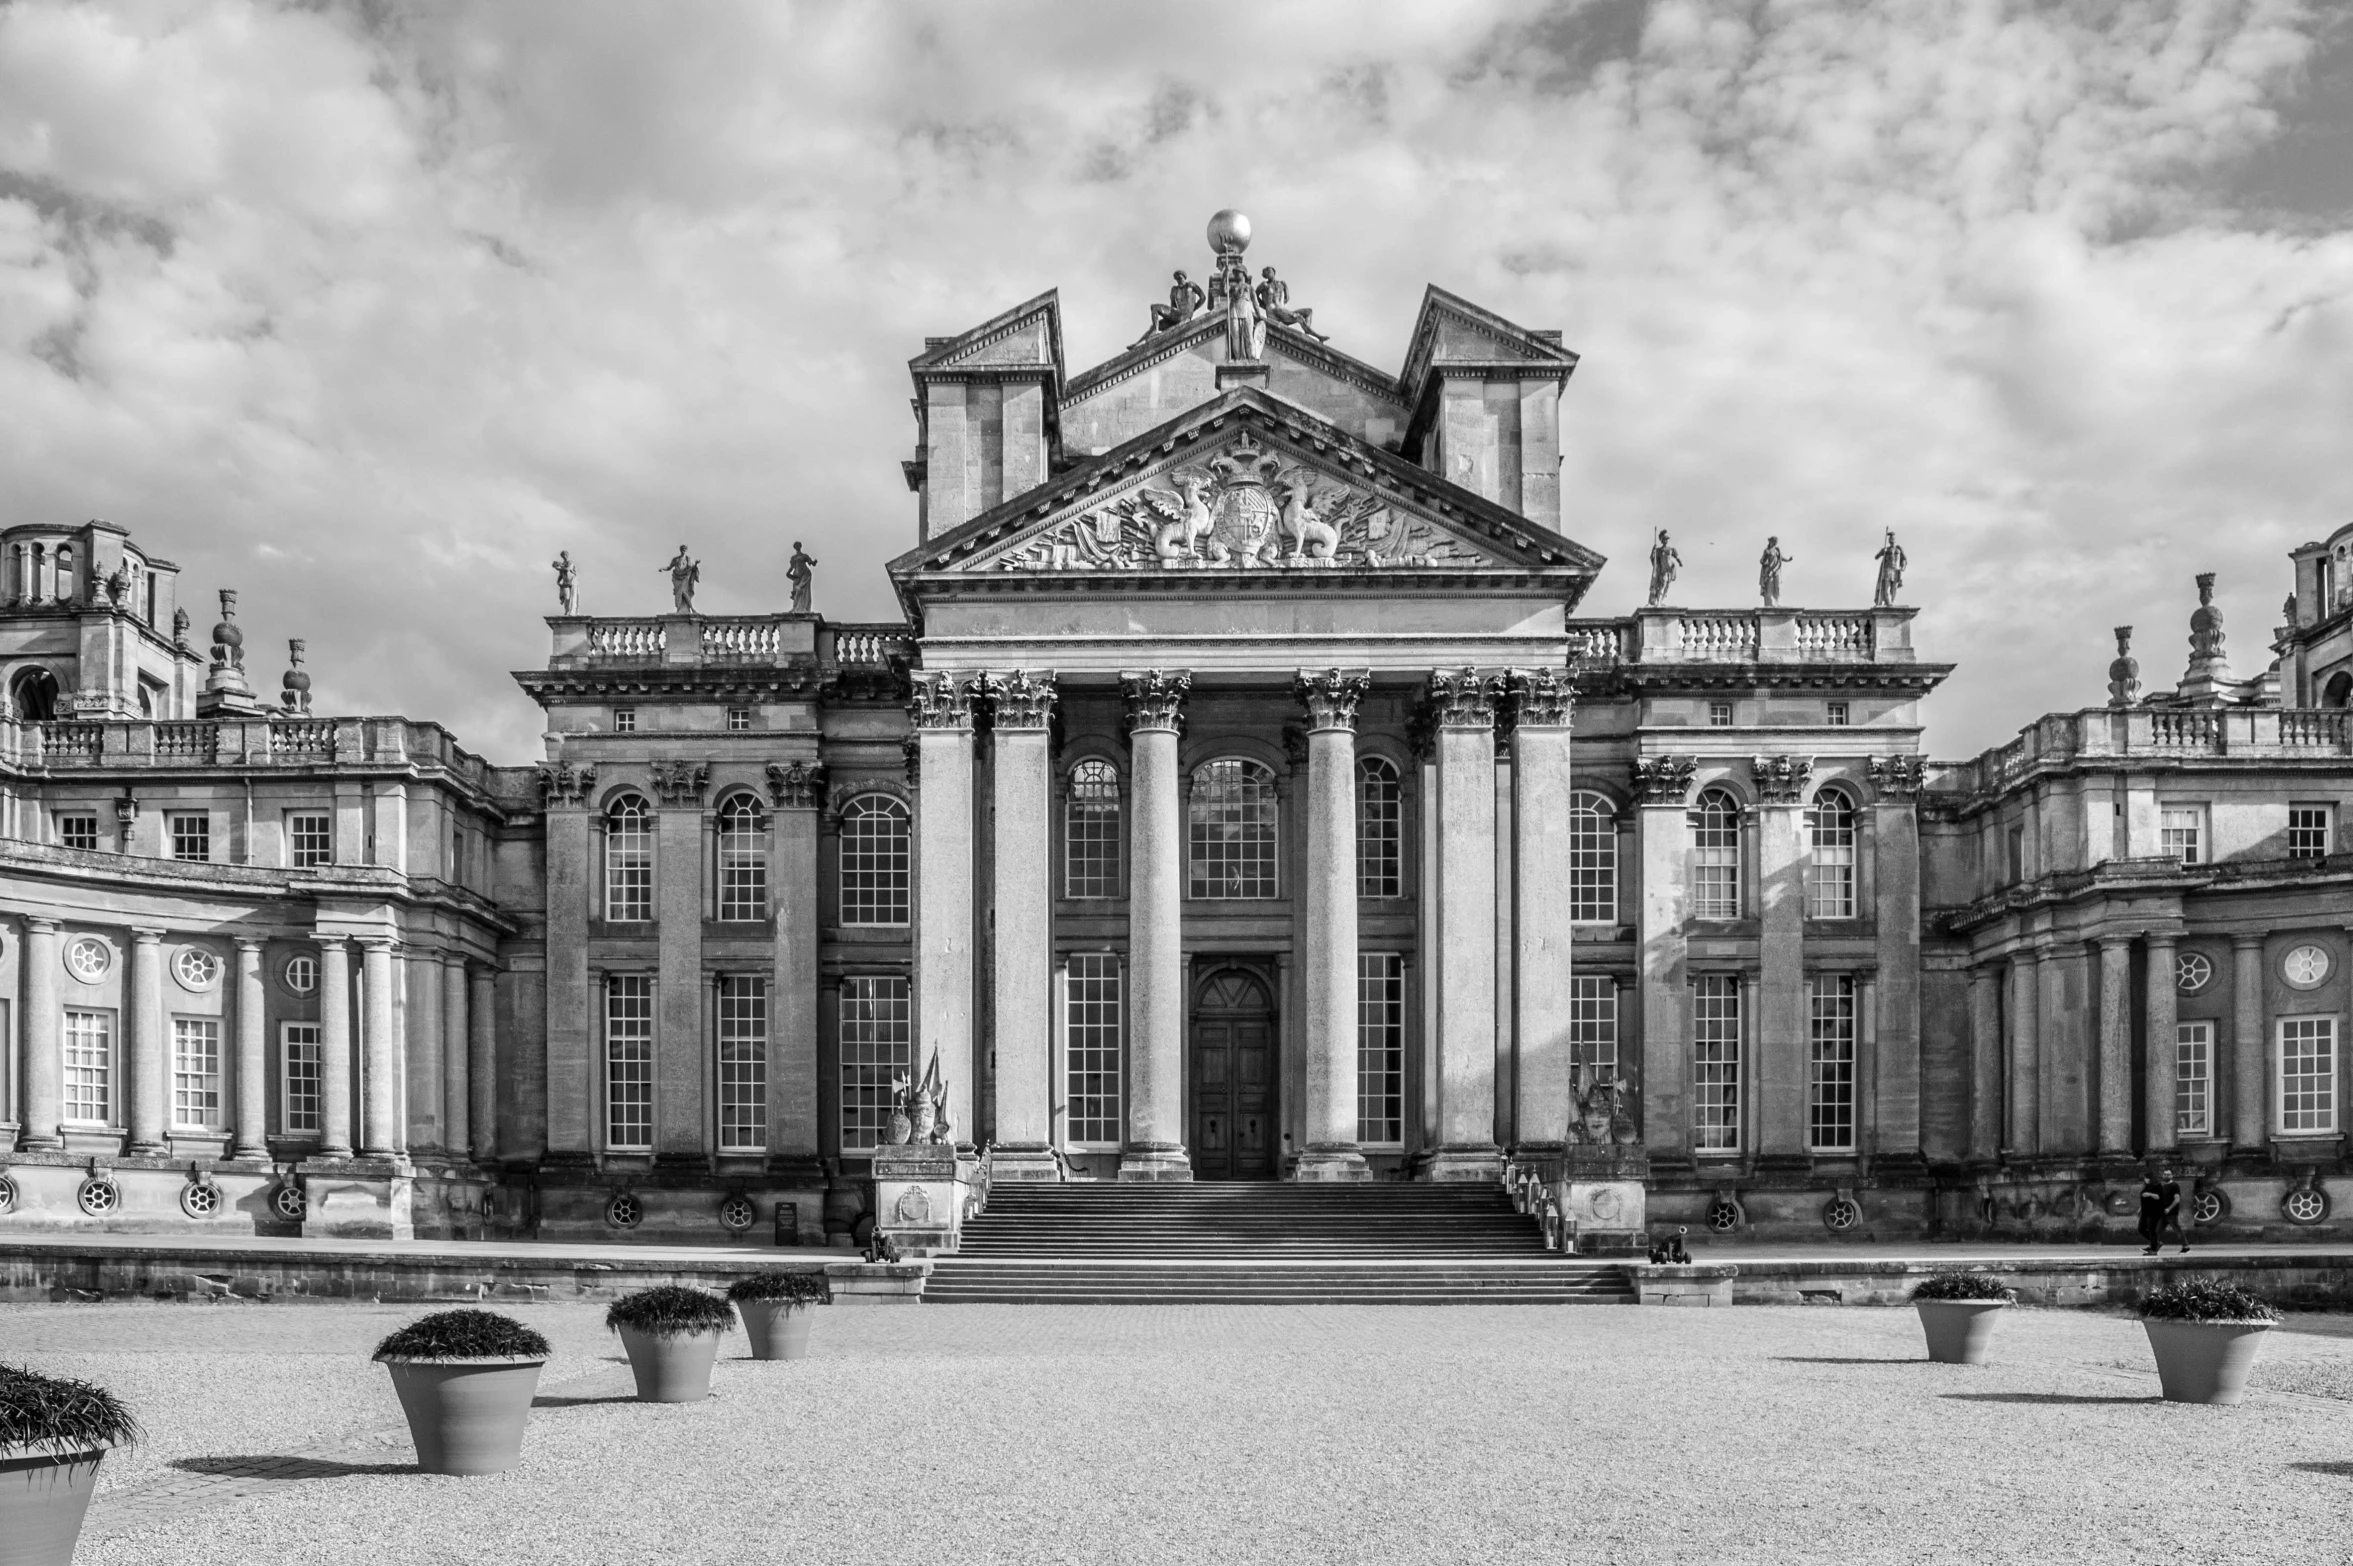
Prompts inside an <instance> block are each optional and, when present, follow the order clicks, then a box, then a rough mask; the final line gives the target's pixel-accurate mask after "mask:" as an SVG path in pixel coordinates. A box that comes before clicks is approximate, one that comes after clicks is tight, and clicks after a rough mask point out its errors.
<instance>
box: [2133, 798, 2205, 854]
mask: <svg viewBox="0 0 2353 1566" xmlns="http://www.w3.org/2000/svg"><path fill="white" fill-rule="evenodd" d="M2144 819H2145V818H2144ZM2205 825H2206V812H2205V811H2203V810H2200V809H2197V808H2195V807H2185V808H2181V809H2174V810H2163V811H2160V812H2159V813H2158V818H2157V850H2158V852H2159V853H2165V854H2179V855H2180V856H2181V862H2182V863H2183V864H2185V865H2194V864H2202V863H2204V862H2205V857H2206V853H2205V846H2206V845H2205V836H2206V833H2205Z"/></svg>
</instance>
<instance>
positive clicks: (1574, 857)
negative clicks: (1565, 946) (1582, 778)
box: [1569, 792, 1618, 924]
mask: <svg viewBox="0 0 2353 1566" xmlns="http://www.w3.org/2000/svg"><path fill="white" fill-rule="evenodd" d="M1569 918H1570V920H1571V921H1572V922H1574V923H1577V924H1616V923H1617V922H1618V812H1617V808H1616V807H1615V806H1613V805H1612V804H1611V803H1610V802H1609V801H1608V800H1607V799H1604V798H1603V797H1602V796H1601V795H1599V794H1587V793H1583V792H1580V793H1576V794H1572V795H1570V796H1569Z"/></svg>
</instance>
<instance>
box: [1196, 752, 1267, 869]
mask: <svg viewBox="0 0 2353 1566" xmlns="http://www.w3.org/2000/svg"><path fill="white" fill-rule="evenodd" d="M1186 836H1187V846H1188V849H1189V867H1190V874H1189V876H1188V881H1189V883H1190V885H1189V890H1188V891H1187V894H1186V895H1188V896H1191V897H1203V898H1218V899H1227V900H1236V899H1247V898H1257V897H1272V896H1274V895H1275V775H1274V773H1273V772H1272V771H1271V770H1269V769H1268V768H1266V767H1263V766H1261V765H1260V764H1259V763H1257V762H1255V761H1245V760H1242V759H1241V758H1240V757H1235V756H1229V757H1226V758H1224V759H1223V760H1219V761H1210V762H1204V763H1203V764H1202V765H1200V766H1198V767H1196V768H1194V769H1193V798H1192V803H1191V807H1190V819H1189V821H1188V823H1187V834H1186Z"/></svg>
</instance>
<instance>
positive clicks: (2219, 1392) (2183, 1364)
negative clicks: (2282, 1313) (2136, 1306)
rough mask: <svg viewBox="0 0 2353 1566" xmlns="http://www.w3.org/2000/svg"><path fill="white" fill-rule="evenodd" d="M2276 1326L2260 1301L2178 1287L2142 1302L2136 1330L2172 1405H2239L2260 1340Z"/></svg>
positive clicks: (2230, 1290)
mask: <svg viewBox="0 0 2353 1566" xmlns="http://www.w3.org/2000/svg"><path fill="white" fill-rule="evenodd" d="M2278 1320H2279V1312H2278V1311H2276V1310H2273V1309H2272V1308H2271V1307H2270V1306H2269V1305H2267V1304H2265V1303H2264V1302H2263V1300H2262V1298H2261V1297H2260V1296H2258V1295H2255V1294H2253V1293H2250V1292H2249V1291H2247V1290H2245V1289H2242V1288H2239V1287H2237V1286H2235V1285H2233V1284H2228V1283H2177V1284H2174V1285H2172V1286H2171V1287H2169V1288H2163V1289H2152V1290H2151V1291H2150V1292H2149V1293H2147V1294H2146V1295H2144V1296H2142V1298H2141V1325H2142V1326H2143V1327H2144V1328H2146V1329H2147V1331H2148V1334H2149V1351H2150V1352H2151V1353H2153V1354H2155V1355H2156V1356H2157V1380H2158V1383H2159V1385H2161V1386H2162V1387H2163V1388H2164V1390H2165V1398H2166V1401H2168V1402H2171V1403H2215V1404H2220V1405H2224V1406H2228V1405H2230V1404H2233V1403H2236V1402H2238V1400H2239V1399H2240V1398H2241V1397H2243V1396H2245V1395H2246V1391H2247V1374H2248V1372H2249V1371H2251V1370H2253V1369H2254V1368H2255V1359H2256V1356H2257V1355H2259V1354H2260V1353H2261V1352H2262V1351H2263V1334H2265V1333H2266V1332H2269V1331H2270V1330H2271V1327H2272V1323H2274V1322H2276V1321H2278Z"/></svg>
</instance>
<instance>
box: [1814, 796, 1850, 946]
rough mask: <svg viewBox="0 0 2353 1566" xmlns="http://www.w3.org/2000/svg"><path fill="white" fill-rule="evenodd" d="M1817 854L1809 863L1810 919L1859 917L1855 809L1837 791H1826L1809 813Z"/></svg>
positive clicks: (1816, 799)
mask: <svg viewBox="0 0 2353 1566" xmlns="http://www.w3.org/2000/svg"><path fill="white" fill-rule="evenodd" d="M1806 828H1807V831H1808V832H1809V833H1810V834H1811V836H1812V838H1813V844H1812V848H1813V852H1812V853H1811V855H1809V856H1808V858H1807V860H1806V916H1807V917H1808V918H1810V919H1852V918H1853V917H1854V916H1855V807H1854V805H1853V804H1852V803H1851V802H1849V800H1848V799H1847V797H1846V795H1844V794H1842V793H1840V792H1839V791H1838V790H1836V789H1825V790H1824V791H1823V792H1822V793H1821V794H1820V795H1819V796H1817V797H1816V798H1815V800H1814V804H1813V807H1812V808H1811V809H1809V810H1808V811H1807V812H1806Z"/></svg>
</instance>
